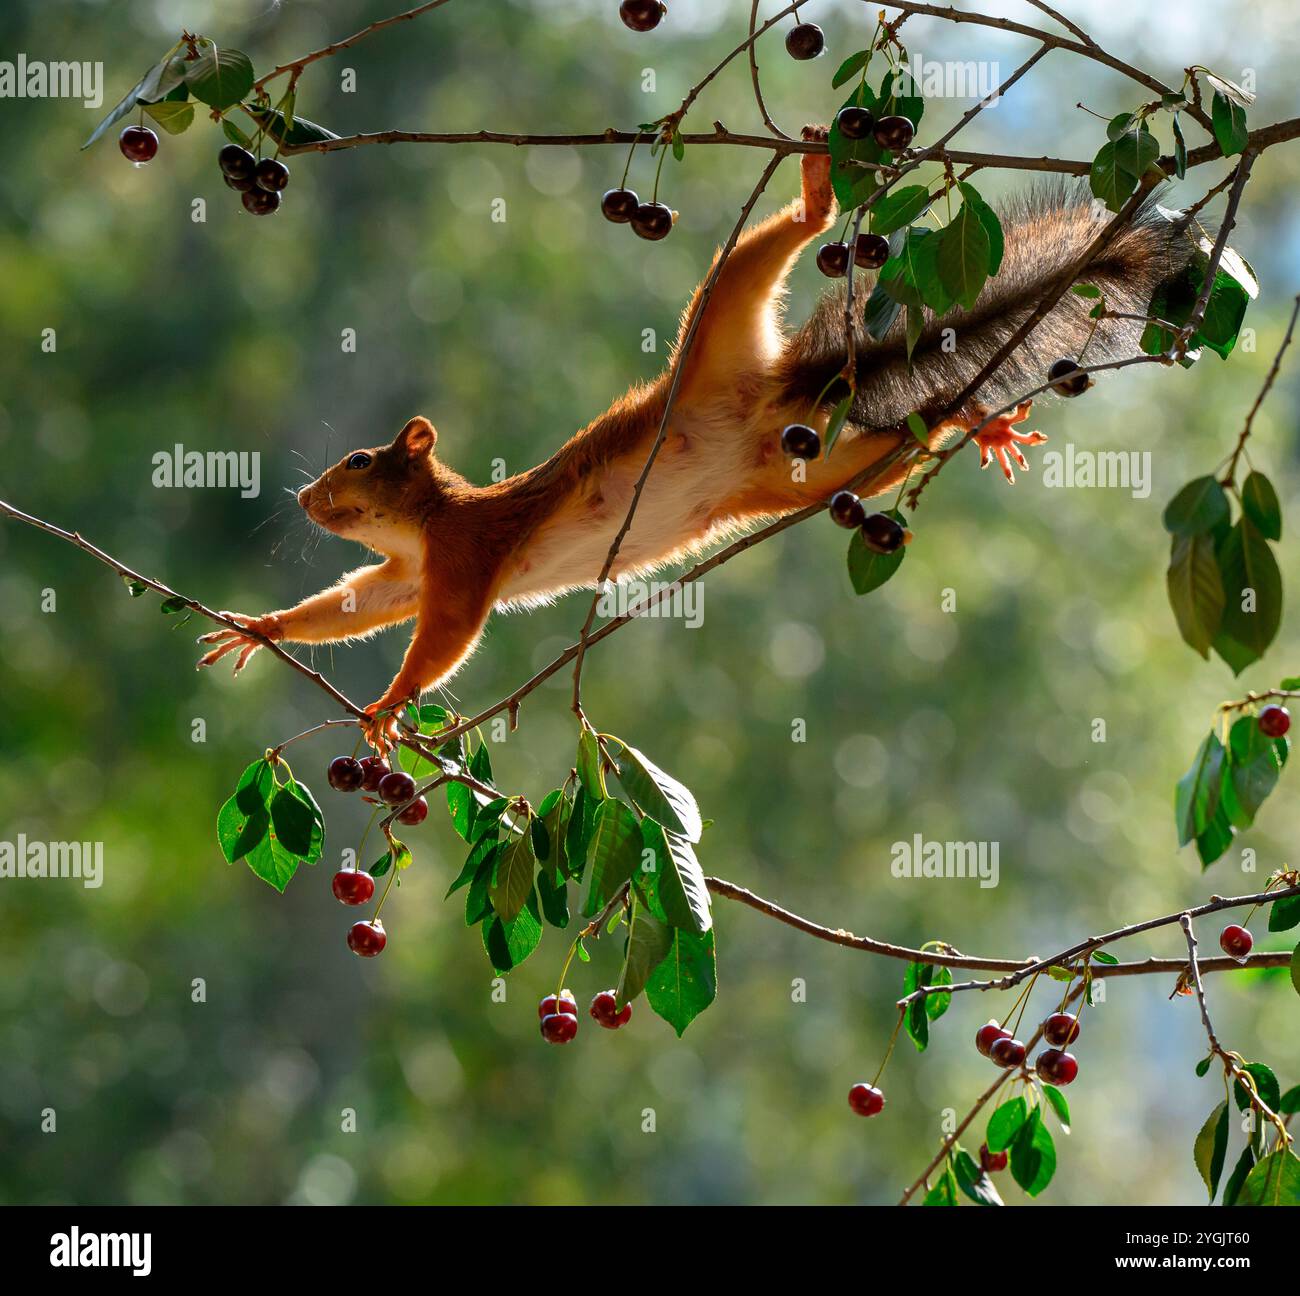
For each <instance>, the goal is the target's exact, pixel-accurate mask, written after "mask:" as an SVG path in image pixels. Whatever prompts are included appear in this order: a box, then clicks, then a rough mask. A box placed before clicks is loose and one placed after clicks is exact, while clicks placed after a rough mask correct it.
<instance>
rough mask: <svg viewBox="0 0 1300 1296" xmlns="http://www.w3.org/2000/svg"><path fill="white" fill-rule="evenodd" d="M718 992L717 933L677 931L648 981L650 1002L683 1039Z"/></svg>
mask: <svg viewBox="0 0 1300 1296" xmlns="http://www.w3.org/2000/svg"><path fill="white" fill-rule="evenodd" d="M717 993H718V969H717V964H716V961H715V952H714V941H713V932H712V931H711V930H710V931H707V932H704V933H703V934H701V933H698V932H692V931H685V930H684V929H682V928H680V927H679V928H677V929H676V930H675V931H674V932H673V943H672V945H671V946H670V948H669V950H668V952H667V954H665V955H664V957H663V959H662V960H661V961H660V963H659V965H658V967H656V968H655V970H654V971H653V972H652V973H651V975H650V979H649V980H648V981H647V982H646V987H645V994H646V1001H647V1002H648V1003H649V1004H650V1007H651V1008H652V1009H654V1011H655V1012H656V1013H658V1014H659V1016H660V1017H662V1018H663V1019H664V1021H666V1022H667V1023H668V1024H669V1025H670V1026H671V1027H672V1028H673V1030H675V1031H676V1032H677V1034H678V1036H679V1037H680V1036H681V1035H682V1033H683V1032H684V1031H685V1030H686V1028H687V1026H689V1025H690V1024H691V1022H692V1021H694V1020H695V1018H696V1017H698V1016H699V1014H700V1013H702V1012H703V1011H704V1010H705V1009H706V1008H707V1007H708V1006H709V1005H710V1004H711V1003H712V1002H713V1000H714V999H715V998H716V997H717Z"/></svg>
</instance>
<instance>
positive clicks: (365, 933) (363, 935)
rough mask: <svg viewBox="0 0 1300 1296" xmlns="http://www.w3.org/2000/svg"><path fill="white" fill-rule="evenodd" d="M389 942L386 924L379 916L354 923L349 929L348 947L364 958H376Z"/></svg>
mask: <svg viewBox="0 0 1300 1296" xmlns="http://www.w3.org/2000/svg"><path fill="white" fill-rule="evenodd" d="M387 944H388V937H387V935H386V934H385V932H384V924H383V923H381V922H380V921H379V919H378V918H372V919H371V920H370V921H369V922H359V923H353V924H352V926H351V927H350V928H349V929H348V949H350V950H351V951H352V952H353V953H354V954H359V955H360V956H361V957H362V958H374V957H375V955H376V954H378V953H379V952H380V951H381V950H382V949H383V948H384V946H385V945H387Z"/></svg>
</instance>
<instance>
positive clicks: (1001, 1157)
mask: <svg viewBox="0 0 1300 1296" xmlns="http://www.w3.org/2000/svg"><path fill="white" fill-rule="evenodd" d="M1007 1160H1008V1157H1007V1153H1006V1151H1005V1149H1004V1150H1003V1151H1001V1152H990V1151H989V1145H988V1144H987V1143H981V1144H980V1169H981V1170H983V1171H984V1173H985V1174H997V1173H998V1171H999V1170H1005V1169H1006V1168H1007Z"/></svg>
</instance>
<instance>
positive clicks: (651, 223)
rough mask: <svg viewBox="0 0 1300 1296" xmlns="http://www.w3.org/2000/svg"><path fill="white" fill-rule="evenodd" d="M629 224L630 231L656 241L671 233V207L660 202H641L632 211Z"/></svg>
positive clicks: (652, 241)
mask: <svg viewBox="0 0 1300 1296" xmlns="http://www.w3.org/2000/svg"><path fill="white" fill-rule="evenodd" d="M630 224H631V226H632V233H633V234H635V235H636V236H637V237H638V238H643V239H649V240H650V242H651V243H658V242H659V240H660V239H662V238H667V237H668V235H669V234H671V233H672V230H673V209H672V208H671V207H669V206H668V205H667V204H666V203H661V202H649V203H642V204H641V205H640V206H639V207H638V208H637V209H636V211H634V212H633V213H632V219H631V222H630Z"/></svg>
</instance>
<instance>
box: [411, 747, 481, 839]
mask: <svg viewBox="0 0 1300 1296" xmlns="http://www.w3.org/2000/svg"><path fill="white" fill-rule="evenodd" d="M417 759H418V757H417ZM447 809H448V810H449V811H450V812H451V826H452V827H453V828H454V829H455V830H456V832H457V834H458V835H459V836H461V837H463V838H464V839H465V840H466V841H473V840H474V834H473V831H472V829H473V827H474V797H473V795H472V794H471V793H470V790H469V788H468V787H466V786H465V784H464V783H454V782H453V783H448V784H447Z"/></svg>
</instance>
